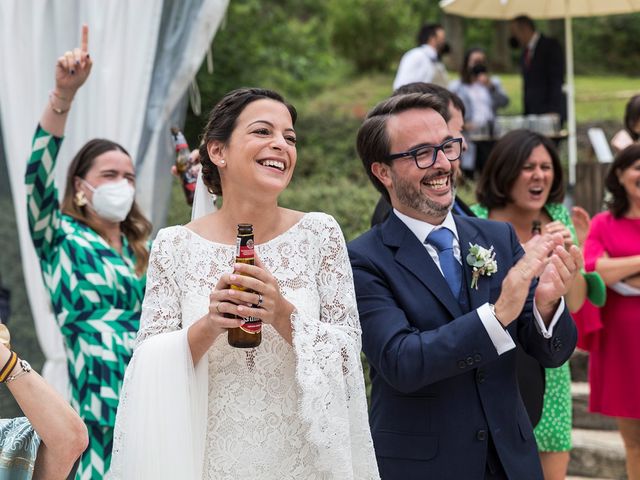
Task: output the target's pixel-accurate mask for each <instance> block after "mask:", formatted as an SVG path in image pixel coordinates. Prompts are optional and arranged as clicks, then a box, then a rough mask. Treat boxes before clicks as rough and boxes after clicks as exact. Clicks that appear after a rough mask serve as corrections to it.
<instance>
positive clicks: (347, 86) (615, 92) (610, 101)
mask: <svg viewBox="0 0 640 480" xmlns="http://www.w3.org/2000/svg"><path fill="white" fill-rule="evenodd" d="M450 78H451V79H452V80H453V79H454V78H456V75H455V74H451V75H450ZM499 78H500V80H501V81H502V84H503V86H504V88H505V90H506V91H507V94H508V95H509V98H510V99H511V102H510V104H509V106H508V107H507V108H505V109H504V110H501V113H503V114H506V115H516V114H519V113H521V112H522V93H521V89H522V80H521V76H520V75H519V74H503V75H499ZM392 82H393V74H372V75H367V76H362V77H359V78H355V79H353V81H350V82H344V83H343V84H342V85H336V86H335V87H334V88H331V89H327V90H325V91H324V92H321V93H320V94H319V95H317V96H316V97H314V98H312V99H310V100H308V101H306V102H305V101H302V102H299V103H298V104H297V105H299V106H300V110H301V111H302V112H304V111H305V110H314V109H318V108H320V109H329V108H330V109H334V110H335V111H336V112H340V113H344V114H353V115H356V116H359V117H362V116H364V115H365V114H366V111H367V110H368V109H369V108H371V107H372V106H373V105H375V104H376V103H377V102H378V101H380V100H382V99H383V98H385V97H386V96H387V95H389V94H390V93H391V84H392ZM575 89H576V116H577V121H578V123H585V122H589V123H592V122H596V123H597V122H601V121H615V122H620V123H622V118H623V116H624V107H625V104H626V103H627V100H628V99H629V97H631V96H632V95H634V94H636V93H640V82H639V81H638V79H637V78H634V77H624V76H616V75H612V76H577V77H576V86H575Z"/></svg>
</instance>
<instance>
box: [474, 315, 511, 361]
mask: <svg viewBox="0 0 640 480" xmlns="http://www.w3.org/2000/svg"><path fill="white" fill-rule="evenodd" d="M476 311H477V312H478V316H479V317H480V321H481V322H482V325H484V328H485V330H486V331H487V334H488V335H489V338H490V339H491V342H492V343H493V346H494V347H496V351H497V352H498V355H502V354H503V353H505V352H508V351H509V350H513V349H514V348H516V344H515V342H514V341H513V338H511V335H509V332H508V331H507V330H506V329H505V328H504V327H503V326H502V324H501V323H500V321H499V320H498V319H497V318H496V316H495V315H494V314H493V312H492V311H491V308H490V307H489V304H488V303H485V304H484V305H481V306H480V307H478V309H477V310H476Z"/></svg>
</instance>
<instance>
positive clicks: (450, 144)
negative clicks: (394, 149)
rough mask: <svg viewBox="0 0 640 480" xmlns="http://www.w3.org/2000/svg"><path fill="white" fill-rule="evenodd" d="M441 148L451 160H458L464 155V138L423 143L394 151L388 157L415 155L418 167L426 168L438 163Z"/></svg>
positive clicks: (388, 158) (392, 158)
mask: <svg viewBox="0 0 640 480" xmlns="http://www.w3.org/2000/svg"><path fill="white" fill-rule="evenodd" d="M440 150H442V153H444V156H445V157H446V158H447V160H449V161H450V162H454V161H456V160H458V159H459V158H460V155H462V138H450V139H449V140H445V141H444V142H442V143H441V144H440V145H423V146H421V147H418V148H414V149H413V150H409V151H406V152H402V153H392V154H391V155H389V156H388V157H387V160H394V159H396V158H405V157H413V159H414V160H415V162H416V165H417V166H418V168H422V169H425V168H429V167H430V166H431V165H433V164H434V163H436V158H437V157H438V151H440Z"/></svg>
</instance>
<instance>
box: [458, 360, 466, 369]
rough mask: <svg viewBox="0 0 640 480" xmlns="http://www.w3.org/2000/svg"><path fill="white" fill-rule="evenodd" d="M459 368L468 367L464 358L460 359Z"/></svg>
mask: <svg viewBox="0 0 640 480" xmlns="http://www.w3.org/2000/svg"><path fill="white" fill-rule="evenodd" d="M458 368H460V369H464V368H467V364H466V363H465V362H464V360H460V361H459V362H458Z"/></svg>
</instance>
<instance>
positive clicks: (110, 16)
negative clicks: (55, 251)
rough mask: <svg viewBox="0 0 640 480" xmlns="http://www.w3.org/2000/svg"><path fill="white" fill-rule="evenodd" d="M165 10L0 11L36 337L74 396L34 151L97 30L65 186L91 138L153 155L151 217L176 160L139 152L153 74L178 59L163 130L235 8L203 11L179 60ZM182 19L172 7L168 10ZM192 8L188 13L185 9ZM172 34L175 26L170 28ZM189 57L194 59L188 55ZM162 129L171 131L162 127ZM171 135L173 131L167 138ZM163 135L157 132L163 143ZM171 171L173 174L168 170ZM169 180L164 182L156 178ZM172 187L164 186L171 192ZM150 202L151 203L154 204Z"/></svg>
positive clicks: (211, 5)
mask: <svg viewBox="0 0 640 480" xmlns="http://www.w3.org/2000/svg"><path fill="white" fill-rule="evenodd" d="M164 3H165V2H163V1H161V0H136V1H135V2H131V1H129V0H110V1H109V2H104V1H99V0H40V1H37V2H33V1H24V0H2V1H1V2H0V62H1V63H0V64H1V65H3V68H1V69H0V115H1V124H2V136H3V140H4V145H5V153H6V159H7V168H8V171H9V178H10V182H11V187H12V195H13V200H14V205H15V210H16V220H17V225H18V229H19V238H20V249H21V256H22V265H23V270H24V277H25V282H26V285H27V290H28V293H29V300H30V305H31V311H32V314H33V318H34V322H35V324H36V332H37V335H38V339H39V342H40V346H41V348H42V350H43V352H44V354H45V357H46V359H47V363H46V364H45V368H44V371H43V373H44V374H45V377H46V378H47V380H49V382H51V383H52V384H53V385H54V387H56V389H57V390H58V391H60V392H61V393H63V394H65V395H66V394H67V390H68V389H67V378H66V375H67V374H66V365H65V356H64V350H63V347H62V339H61V337H60V334H59V332H58V328H57V325H56V324H55V320H54V318H53V315H52V312H51V307H50V305H49V297H48V294H47V292H46V291H45V289H44V287H43V284H42V280H41V274H40V268H39V265H38V261H37V258H36V255H35V252H34V250H33V246H32V244H31V239H30V236H29V231H28V226H27V215H26V206H25V187H24V172H25V166H26V159H27V156H28V154H29V151H30V146H31V145H30V142H31V138H32V135H33V132H34V130H35V127H36V122H37V121H38V118H39V117H40V114H41V110H42V108H43V106H44V105H45V104H46V102H47V96H48V94H49V91H50V90H51V89H52V88H53V67H54V65H55V61H56V59H57V57H58V56H59V55H61V54H62V53H63V52H64V51H66V50H70V49H72V48H74V47H75V46H77V45H79V41H80V38H79V37H80V26H81V25H82V23H87V24H88V25H89V30H90V32H89V51H90V54H91V56H92V58H93V61H94V67H93V70H92V73H91V77H90V78H89V80H88V81H87V83H86V84H85V85H84V86H83V87H82V89H81V90H80V91H79V92H78V94H77V96H76V98H75V100H74V104H73V108H72V111H71V113H70V115H69V119H68V123H67V135H66V137H65V141H64V143H63V145H62V148H61V151H60V155H59V160H58V167H57V181H58V186H59V188H60V191H63V188H64V175H65V173H66V169H67V166H68V164H69V162H70V160H71V158H72V156H73V154H74V153H75V152H76V151H77V150H78V149H79V148H80V147H81V146H82V145H83V144H84V143H85V142H86V141H87V140H88V139H90V138H94V137H102V138H109V139H112V140H114V141H116V142H118V143H121V144H122V145H123V146H124V147H125V148H127V149H128V150H129V152H130V153H132V155H133V156H134V157H135V156H136V153H138V154H139V155H142V154H145V153H146V154H145V155H144V159H143V161H142V162H141V159H140V157H139V158H138V159H137V160H138V162H137V163H142V165H143V166H142V168H141V169H140V168H139V172H138V174H139V175H138V201H139V202H140V204H141V205H142V207H143V209H144V211H145V213H146V214H147V215H148V216H150V217H153V215H151V207H152V204H153V202H154V201H156V199H154V198H153V197H152V193H153V192H154V191H155V188H154V186H155V185H154V184H155V180H156V175H155V171H154V169H155V168H160V169H168V165H169V164H170V161H168V162H167V163H162V162H158V159H159V158H160V157H163V156H164V157H167V156H169V158H171V157H172V153H171V146H170V143H169V140H168V138H169V136H168V134H167V135H166V136H167V141H166V145H167V149H166V150H164V151H162V150H160V149H158V148H157V144H158V142H153V141H152V142H151V143H150V144H149V148H148V150H147V151H146V152H144V151H143V152H142V153H140V151H139V146H140V144H141V138H142V135H143V131H144V129H143V127H144V125H145V119H147V118H149V117H148V115H147V111H148V108H147V105H148V104H151V103H152V99H153V96H152V95H151V84H152V80H154V79H155V78H157V75H155V74H156V73H157V70H156V69H155V65H156V64H158V63H159V62H160V61H161V60H162V58H164V57H165V56H172V55H173V56H177V57H178V58H180V60H181V62H180V65H181V66H180V68H179V69H176V70H174V71H173V72H171V75H173V76H174V77H175V78H172V79H171V82H169V85H170V88H168V89H167V91H166V92H164V93H167V95H166V97H165V100H166V102H164V103H161V104H158V103H156V104H155V108H158V116H157V120H158V123H157V124H158V125H163V120H164V121H166V120H167V119H168V117H169V114H171V113H172V112H174V110H175V108H176V106H177V105H178V102H179V100H180V97H181V96H182V94H184V92H185V91H186V88H187V86H188V84H189V82H190V81H191V80H192V78H193V76H194V75H195V73H196V71H197V68H198V65H199V64H200V62H201V61H202V59H203V58H204V55H205V53H206V49H207V47H208V45H209V42H210V41H211V39H212V38H213V34H214V33H215V30H216V28H217V26H218V25H219V22H220V19H221V17H222V15H223V14H224V11H225V8H226V5H227V0H223V1H220V0H202V1H199V2H197V3H198V6H199V8H198V9H197V10H196V13H198V14H200V17H199V23H198V24H196V25H193V24H192V25H189V24H185V25H183V26H182V28H184V29H185V30H187V31H189V32H191V33H190V34H189V35H188V37H187V38H188V39H189V41H188V42H187V44H186V48H184V49H183V50H181V51H177V52H176V51H170V50H159V49H158V46H157V40H158V38H159V32H160V28H161V21H162V19H163V8H164ZM166 3H167V4H168V5H170V6H171V7H172V8H173V9H174V10H175V7H174V4H181V3H182V2H166ZM184 5H185V6H189V4H188V3H187V2H184ZM167 25H168V26H169V27H171V26H172V24H171V23H168V24H167ZM187 53H188V54H187ZM162 128H164V127H162ZM165 131H166V130H165ZM160 133H162V132H161V131H160V130H159V129H158V130H157V132H156V135H159V134H160ZM167 171H168V170H167ZM161 176H164V177H169V178H170V176H167V175H165V174H164V173H162V172H160V173H159V174H158V177H161ZM169 181H170V180H169V179H168V178H167V179H166V180H165V183H169ZM147 194H148V195H147Z"/></svg>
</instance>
